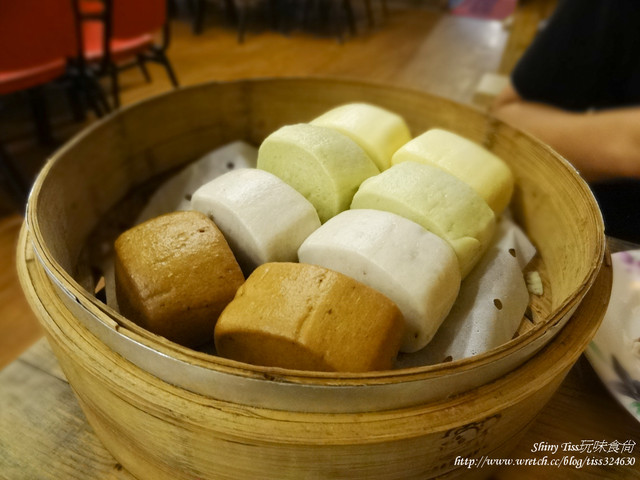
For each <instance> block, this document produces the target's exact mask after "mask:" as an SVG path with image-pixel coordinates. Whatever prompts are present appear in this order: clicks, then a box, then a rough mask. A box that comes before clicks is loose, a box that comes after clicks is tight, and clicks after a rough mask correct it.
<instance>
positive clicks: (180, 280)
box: [115, 211, 244, 347]
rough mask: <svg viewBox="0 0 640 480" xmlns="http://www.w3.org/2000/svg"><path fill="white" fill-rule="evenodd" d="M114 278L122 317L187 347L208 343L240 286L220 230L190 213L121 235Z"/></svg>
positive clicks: (158, 219)
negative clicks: (220, 317)
mask: <svg viewBox="0 0 640 480" xmlns="http://www.w3.org/2000/svg"><path fill="white" fill-rule="evenodd" d="M115 277H116V296H117V299H118V304H119V307H120V311H121V313H122V314H123V315H125V316H126V317H127V318H129V319H130V320H132V321H133V322H135V323H137V324H138V325H140V326H142V327H143V328H146V329H147V330H149V331H151V332H153V333H156V334H158V335H162V336H163V337H166V338H168V339H169V340H172V341H174V342H176V343H179V344H182V345H185V346H188V347H196V346H199V345H202V344H204V343H207V342H210V341H211V339H212V335H213V328H214V325H215V323H216V320H217V319H218V316H219V315H220V312H222V310H223V309H224V308H225V307H226V306H227V304H228V303H229V302H230V301H231V300H232V299H233V297H234V295H235V293H236V290H237V289H238V287H239V286H240V285H241V284H242V282H243V281H244V277H243V275H242V272H241V270H240V267H239V266H238V263H237V262H236V260H235V258H234V256H233V254H232V253H231V249H230V248H229V245H228V244H227V242H226V240H225V238H224V237H223V235H222V233H220V230H218V228H217V227H216V225H215V224H214V223H213V221H212V220H210V219H209V218H208V217H207V216H206V215H204V214H202V213H199V212H194V211H184V212H174V213H169V214H166V215H161V216H159V217H156V218H154V219H151V220H148V221H146V222H144V223H142V224H140V225H137V226H135V227H133V228H131V229H129V230H127V231H125V232H124V233H122V234H121V235H120V236H119V237H118V239H117V240H116V242H115Z"/></svg>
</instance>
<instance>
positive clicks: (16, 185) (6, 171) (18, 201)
mask: <svg viewBox="0 0 640 480" xmlns="http://www.w3.org/2000/svg"><path fill="white" fill-rule="evenodd" d="M0 176H1V177H3V180H4V183H5V184H6V186H7V193H8V194H9V196H10V197H11V201H12V202H13V204H14V205H15V207H16V209H18V210H21V213H24V208H25V205H26V203H27V197H28V195H29V184H28V182H27V181H26V180H25V178H24V177H23V176H22V175H21V174H20V172H19V171H18V169H17V168H16V166H15V164H14V163H13V159H12V158H10V157H9V154H8V153H7V152H6V150H5V149H4V146H3V145H2V143H0Z"/></svg>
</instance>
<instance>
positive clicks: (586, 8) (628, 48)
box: [512, 0, 640, 111]
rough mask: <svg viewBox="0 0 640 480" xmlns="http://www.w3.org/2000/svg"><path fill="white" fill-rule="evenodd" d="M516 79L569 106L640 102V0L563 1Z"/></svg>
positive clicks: (543, 98) (544, 98)
mask: <svg viewBox="0 0 640 480" xmlns="http://www.w3.org/2000/svg"><path fill="white" fill-rule="evenodd" d="M512 82H513V85H514V87H515V89H516V91H517V92H518V93H519V94H520V96H522V97H523V98H525V99H527V100H531V101H539V102H543V103H548V104H552V105H555V106H556V107H560V108H563V109H566V110H574V111H576V110H588V109H590V108H596V109H602V108H608V107H619V106H629V105H633V104H637V105H640V2H639V1H638V0H560V2H559V3H558V7H557V9H556V11H555V12H554V13H553V15H552V16H551V18H550V19H549V22H548V24H547V26H546V27H545V28H544V30H542V31H541V33H540V34H539V35H538V36H537V37H536V38H535V40H534V41H533V43H532V44H531V46H530V47H529V48H528V49H527V51H526V52H525V53H524V55H523V57H522V59H521V60H520V62H519V63H518V65H517V66H516V68H515V69H514V72H513V74H512Z"/></svg>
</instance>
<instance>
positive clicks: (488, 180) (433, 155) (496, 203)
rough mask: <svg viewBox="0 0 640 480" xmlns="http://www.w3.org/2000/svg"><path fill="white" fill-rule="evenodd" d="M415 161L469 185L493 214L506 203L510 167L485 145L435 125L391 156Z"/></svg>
mask: <svg viewBox="0 0 640 480" xmlns="http://www.w3.org/2000/svg"><path fill="white" fill-rule="evenodd" d="M406 161H414V162H421V163H427V164H430V165H435V166H438V167H440V168H442V169H444V170H446V171H448V172H449V173H451V174H452V175H455V176H456V177H458V178H459V179H460V180H462V181H463V182H465V183H467V184H468V185H470V186H471V187H472V188H473V189H474V190H475V191H476V192H478V194H480V196H481V197H482V198H484V199H485V200H486V202H487V203H488V204H489V206H490V207H491V208H492V209H493V211H494V213H495V214H496V215H499V214H500V213H501V212H502V211H503V210H504V209H505V208H506V206H507V205H508V204H509V202H510V200H511V195H512V194H513V186H514V179H513V174H512V173H511V169H510V168H509V166H508V165H507V164H506V163H505V162H504V161H503V160H502V159H501V158H499V157H498V156H496V155H494V154H493V153H492V152H490V151H489V150H487V149H486V148H484V147H482V146H481V145H478V144H477V143H475V142H472V141H471V140H468V139H466V138H464V137H462V136H460V135H457V134H455V133H452V132H449V131H447V130H442V129H438V128H434V129H432V130H429V131H427V132H425V133H423V134H422V135H420V136H418V137H416V138H414V139H413V140H411V141H410V142H408V143H407V144H405V145H404V146H402V147H401V148H399V149H398V150H397V151H396V152H395V153H394V155H393V158H392V159H391V163H392V164H393V165H397V164H399V163H401V162H406Z"/></svg>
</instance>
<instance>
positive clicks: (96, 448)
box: [0, 339, 640, 480]
mask: <svg viewBox="0 0 640 480" xmlns="http://www.w3.org/2000/svg"><path fill="white" fill-rule="evenodd" d="M583 440H585V441H589V440H594V441H595V440H597V441H606V442H614V441H617V442H619V443H623V442H628V441H634V442H635V443H636V444H637V445H636V447H635V448H634V450H633V452H632V453H631V456H632V457H633V458H634V460H636V464H635V465H634V466H618V467H615V466H614V467H611V466H583V467H582V468H577V467H575V466H560V467H552V466H534V465H531V466H517V467H516V466H511V467H500V468H498V469H497V470H495V471H494V472H493V476H492V477H491V478H493V479H495V480H512V479H513V480H518V479H539V478H545V479H546V480H555V479H558V480H560V479H562V480H573V479H576V480H582V479H586V480H591V479H592V480H596V479H597V480H601V479H612V480H618V479H619V480H622V479H625V480H633V479H640V423H639V422H637V421H636V420H635V419H634V418H633V417H632V416H631V415H630V414H629V413H628V412H627V411H626V410H624V409H623V408H622V407H620V406H619V405H618V403H617V402H616V401H615V400H614V399H613V398H612V397H611V396H610V395H609V393H608V392H607V391H606V389H605V388H604V386H603V385H602V384H601V382H600V380H599V379H598V377H597V376H596V375H595V373H594V372H593V370H592V369H591V366H590V365H589V363H588V362H587V360H586V359H585V358H584V357H581V358H580V360H579V361H578V363H577V364H576V365H575V367H574V368H573V369H572V370H571V371H570V373H569V374H568V376H567V378H566V379H565V381H564V383H563V384H562V386H561V387H560V389H559V390H558V392H557V393H556V394H555V395H554V396H553V397H552V399H551V401H550V402H549V403H548V404H547V405H546V406H545V408H544V409H543V410H542V412H541V414H540V415H539V416H538V417H537V418H536V420H535V421H534V422H533V424H532V425H531V427H530V429H529V430H528V432H527V434H526V435H525V436H524V438H523V439H522V440H521V441H520V443H519V444H518V445H517V446H516V448H515V450H514V452H513V453H512V455H511V458H513V459H542V458H543V457H544V455H547V456H548V457H549V458H550V459H551V458H557V459H561V458H562V457H563V454H562V453H560V452H559V453H557V454H555V455H554V454H550V453H544V452H541V453H532V452H531V450H532V449H533V448H534V445H536V444H540V442H546V444H550V445H562V444H564V443H572V444H574V445H578V444H581V442H582V441H583ZM571 456H574V457H575V458H576V459H584V458H586V457H587V456H589V457H593V456H597V455H587V454H581V453H575V454H568V457H567V458H570V457H571ZM0 479H3V480H40V479H42V480H44V479H47V480H48V479H51V480H61V479H69V480H73V479H82V480H86V479H101V480H102V479H104V480H107V479H109V480H131V479H133V476H131V475H130V474H129V473H128V472H127V471H126V470H124V469H123V467H122V466H121V465H120V464H118V462H117V461H116V460H115V459H114V458H113V457H112V456H111V455H110V454H109V452H107V450H106V449H105V448H104V447H103V446H102V444H101V443H100V440H98V438H97V437H96V436H95V434H94V433H93V432H92V430H91V427H90V426H89V424H88V423H87V421H86V420H85V417H84V414H83V413H82V410H81V409H80V406H79V405H78V403H77V401H76V399H75V396H74V394H73V391H72V389H71V387H70V386H69V384H68V383H67V381H66V379H65V377H64V374H63V373H62V371H61V370H60V368H59V366H58V363H57V361H56V359H55V357H54V355H53V353H52V352H51V350H50V348H49V345H48V343H47V342H46V340H45V339H42V340H40V341H38V342H37V343H36V344H35V345H34V346H33V347H31V348H30V349H29V350H27V352H25V353H24V354H23V355H22V356H20V357H19V358H18V359H17V360H15V361H14V362H12V363H11V364H10V365H8V366H7V367H6V368H5V369H3V370H2V371H0Z"/></svg>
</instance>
